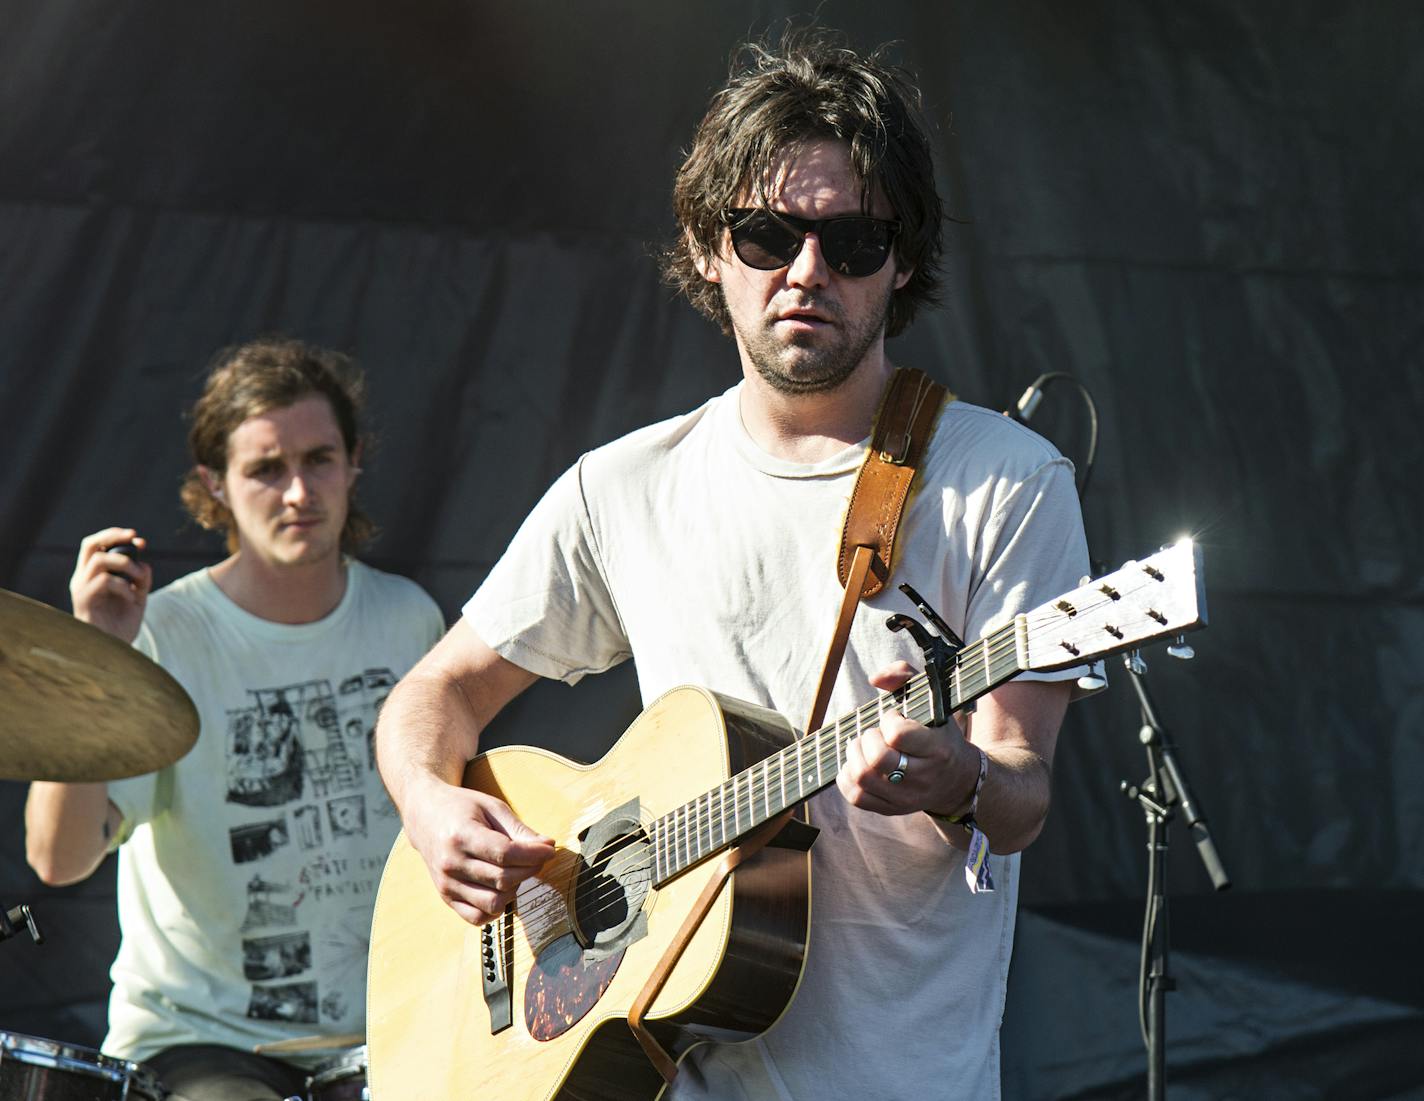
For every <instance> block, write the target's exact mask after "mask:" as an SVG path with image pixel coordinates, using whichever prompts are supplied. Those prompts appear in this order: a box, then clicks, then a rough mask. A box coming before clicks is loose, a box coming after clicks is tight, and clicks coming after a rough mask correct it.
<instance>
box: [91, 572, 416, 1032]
mask: <svg viewBox="0 0 1424 1101" xmlns="http://www.w3.org/2000/svg"><path fill="white" fill-rule="evenodd" d="M442 631H443V622H442V619H441V615H440V611H439V609H438V608H437V607H436V605H435V603H434V601H432V600H431V599H430V597H428V596H427V595H426V594H425V593H424V591H422V590H421V589H420V587H419V586H417V585H415V584H414V583H413V582H411V581H408V580H406V579H405V578H400V577H395V576H393V575H390V574H385V573H381V572H380V571H377V570H373V569H371V568H370V567H368V566H364V565H362V564H361V563H359V562H351V563H349V564H348V567H347V586H346V593H345V595H344V596H343V598H342V601H341V603H340V604H339V605H338V606H337V608H336V609H335V610H334V611H333V612H332V613H331V614H330V615H328V616H327V617H325V618H324V619H322V620H319V621H318V622H316V623H307V624H300V625H284V624H277V623H271V622H269V621H267V620H263V619H259V618H257V617H256V616H253V615H250V614H249V613H247V612H244V611H243V610H242V609H241V608H239V607H238V606H237V605H235V604H233V603H232V601H230V600H229V599H228V598H227V597H226V596H225V595H224V594H223V593H222V591H221V590H220V589H219V588H218V586H217V585H216V584H215V583H214V582H213V580H212V578H211V577H210V576H209V574H208V572H207V571H206V570H202V571H199V572H197V573H193V574H189V575H188V576H187V577H184V578H182V579H181V580H179V581H177V582H175V583H174V584H172V585H170V586H168V587H167V588H166V589H164V590H162V591H160V592H158V593H155V594H154V595H153V597H152V598H151V599H150V601H149V605H148V610H147V613H146V615H145V617H144V624H143V629H142V630H141V632H140V634H139V637H138V639H137V640H136V641H135V646H137V647H138V648H139V649H140V650H141V651H143V652H144V653H145V654H147V655H148V656H149V657H151V658H153V659H154V660H155V661H157V662H158V663H159V664H160V665H162V666H163V667H164V668H165V669H167V670H168V672H170V673H171V674H173V676H174V677H175V678H176V679H177V680H178V682H179V683H180V684H181V685H182V686H183V688H184V689H185V690H186V691H187V692H188V694H189V695H190V696H191V697H192V699H193V702H194V704H195V705H196V706H197V708H198V712H199V716H200V719H201V731H200V733H199V736H198V742H197V744H196V745H195V746H194V747H193V749H192V750H191V751H190V752H189V753H188V754H187V755H186V756H185V757H183V758H182V759H181V760H180V761H178V762H177V763H176V764H175V765H172V766H170V767H169V768H166V769H163V770H162V771H160V772H157V773H152V774H150V775H147V776H140V777H136V778H134V779H132V780H124V781H121V782H119V783H114V784H110V785H109V797H110V798H111V799H112V800H113V802H114V803H115V804H116V805H117V806H118V808H119V809H120V811H121V812H122V813H123V816H124V827H123V834H122V836H124V837H125V838H126V839H125V842H124V844H123V845H122V847H121V849H120V856H119V878H118V895H119V922H120V925H121V927H122V931H123V942H122V944H121V946H120V949H119V955H118V958H117V959H116V960H115V961H114V967H113V972H112V976H113V980H114V992H113V996H112V998H111V1001H110V1006H109V1035H108V1038H107V1039H106V1041H105V1044H104V1050H105V1051H106V1052H110V1053H112V1054H114V1055H118V1056H122V1057H123V1058H127V1059H135V1060H143V1059H146V1058H148V1057H150V1056H152V1055H153V1054H155V1053H156V1052H157V1051H159V1050H161V1049H162V1048H164V1047H167V1046H170V1045H172V1044H180V1043H219V1044H227V1045H230V1046H234V1047H241V1048H249V1049H250V1048H251V1047H252V1045H254V1044H257V1043H262V1042H270V1041H273V1040H278V1039H282V1038H284V1037H291V1036H303V1035H311V1034H317V1033H322V1034H328V1035H330V1034H337V1033H345V1032H359V1031H361V1029H362V1028H363V1027H364V1025H365V1009H366V1006H365V996H366V995H365V988H366V954H367V947H368V944H369V938H370V926H371V910H372V906H373V903H374V901H375V890H376V883H377V881H378V880H379V878H380V874H381V869H382V868H383V866H384V863H385V857H386V853H387V852H388V851H389V849H390V845H391V842H392V841H393V840H394V839H395V835H396V832H397V830H398V829H399V821H398V819H397V817H396V811H395V808H394V807H393V806H392V805H391V803H390V800H389V799H388V798H387V796H386V794H385V789H384V787H383V786H382V784H381V780H380V777H379V776H378V775H377V773H376V767H375V746H374V731H375V722H376V714H377V711H378V709H379V708H380V705H381V703H382V701H383V700H384V699H385V697H386V695H387V694H388V693H389V692H390V690H391V687H392V686H393V685H394V684H395V682H396V681H397V680H398V679H399V678H400V677H401V676H402V675H403V674H404V673H405V672H406V671H407V670H408V669H409V668H410V667H411V666H412V665H414V664H415V662H416V661H417V660H419V658H420V657H421V655H423V654H424V653H425V651H426V650H428V649H429V648H430V647H431V645H433V644H434V643H435V641H436V640H437V639H438V638H439V637H440V634H441V633H442Z"/></svg>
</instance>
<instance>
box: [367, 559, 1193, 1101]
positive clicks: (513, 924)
mask: <svg viewBox="0 0 1424 1101" xmlns="http://www.w3.org/2000/svg"><path fill="white" fill-rule="evenodd" d="M1205 622H1206V601H1205V594H1204V590H1203V587H1202V580H1201V560H1200V550H1199V549H1198V548H1197V547H1196V546H1195V545H1194V544H1192V543H1191V542H1190V541H1185V540H1184V541H1183V542H1181V543H1178V544H1177V545H1175V546H1173V547H1170V548H1167V549H1165V550H1163V551H1162V552H1160V553H1158V554H1155V555H1153V556H1152V557H1150V558H1147V559H1146V560H1144V561H1141V562H1129V563H1127V564H1126V565H1124V566H1123V567H1122V568H1121V569H1119V570H1117V571H1116V572H1114V573H1113V574H1111V575H1110V576H1107V577H1103V578H1099V579H1097V580H1094V581H1091V582H1089V583H1086V584H1084V585H1083V586H1082V587H1080V588H1078V589H1075V590H1073V591H1072V592H1069V593H1065V594H1064V595H1063V596H1061V597H1059V598H1058V599H1056V600H1052V601H1049V602H1048V603H1046V604H1044V605H1042V606H1040V607H1038V608H1036V609H1034V610H1033V611H1031V612H1028V613H1025V614H1021V615H1018V616H1016V617H1015V618H1014V619H1013V620H1012V621H1011V622H1009V623H1007V624H1005V625H1004V626H1003V627H1001V628H999V629H997V630H995V631H993V632H991V633H990V634H988V635H986V636H985V637H984V638H982V639H980V640H979V641H977V642H975V643H972V644H970V645H969V646H966V647H964V648H963V649H962V650H960V651H959V652H958V653H957V654H955V655H954V656H953V659H952V660H951V661H950V662H948V663H946V664H945V665H944V666H943V669H942V672H941V673H939V674H936V673H935V672H934V670H933V668H931V670H930V671H928V672H925V673H920V674H918V675H917V676H915V677H913V678H911V680H910V681H909V682H908V683H906V684H905V685H904V687H903V688H901V689H899V690H897V691H896V692H893V693H882V694H880V695H879V696H878V697H877V698H876V699H875V700H872V701H871V702H869V703H867V704H865V705H864V706H862V707H860V708H858V709H856V710H855V711H853V712H851V713H849V714H847V715H843V716H841V717H840V718H839V719H836V720H835V721H834V722H831V723H829V724H828V725H826V726H824V727H822V728H821V729H819V730H816V731H813V732H811V733H809V734H807V735H806V736H805V737H804V738H800V739H799V740H798V739H797V738H796V731H795V730H793V728H792V725H791V724H790V723H789V722H788V721H787V720H786V719H785V718H784V717H783V716H781V715H779V714H777V713H776V712H774V711H770V710H767V709H766V708H763V707H758V706H756V705H754V704H750V703H745V702H743V701H740V700H734V699H731V698H729V697H727V696H723V695H719V694H718V693H716V692H712V691H709V690H708V689H705V688H696V687H682V688H674V689H673V690H671V691H670V692H667V693H666V694H664V695H663V696H661V697H660V698H659V699H657V700H656V701H655V702H654V703H653V704H652V705H650V706H649V707H648V708H647V710H645V711H644V712H643V713H642V714H641V715H640V716H639V717H638V719H637V720H636V721H635V722H634V723H633V725H632V726H630V727H629V728H628V730H627V731H626V732H624V734H623V735H622V736H621V737H620V738H619V740H618V742H617V743H616V744H615V745H614V747H613V748H612V749H611V750H610V751H609V752H608V754H607V755H606V756H604V758H603V759H602V760H600V761H599V762H597V763H596V764H593V765H583V764H578V763H575V762H572V761H569V760H566V759H564V758H562V757H560V756H558V755H557V754H554V753H551V752H548V751H546V750H542V749H535V748H528V747H503V748H499V749H493V750H490V751H489V752H487V753H482V754H480V755H479V756H478V757H476V758H475V759H474V760H473V761H471V762H470V764H469V766H468V768H467V770H466V773H465V778H464V782H465V785H466V786H467V787H471V788H475V789H478V790H480V791H484V792H488V793H489V794H491V795H495V796H498V797H499V798H500V799H503V800H504V801H505V802H506V803H508V804H509V806H510V807H511V808H512V809H513V810H514V812H515V813H516V814H517V815H518V816H519V817H520V818H521V819H522V820H523V821H525V822H527V823H528V824H529V825H530V826H531V827H532V828H534V829H535V830H538V831H541V832H542V833H544V834H545V835H546V836H548V837H552V838H554V839H555V840H556V852H555V855H554V857H553V858H552V859H550V861H549V862H548V863H547V864H546V865H545V866H544V867H543V869H541V871H540V873H539V874H538V875H537V876H536V877H534V878H531V879H529V880H527V881H526V882H525V883H524V884H523V885H522V886H521V887H520V889H519V892H518V895H517V898H516V900H515V901H514V902H513V903H512V904H511V905H510V906H509V908H508V909H507V910H506V912H505V913H504V914H503V915H502V916H501V917H499V918H498V919H496V920H495V921H493V922H491V923H490V924H488V925H485V926H483V927H479V928H476V927H475V926H472V925H469V924H468V923H466V922H465V921H464V920H463V919H461V918H460V917H459V916H458V915H456V914H455V913H454V911H452V910H450V909H449V908H448V907H447V906H446V905H445V904H444V902H442V901H441V899H440V897H439V896H438V894H437V892H436V890H435V888H434V886H433V884H432V883H431V880H430V877H429V874H428V872H427V871H426V868H425V865H424V863H423V862H422V860H421V858H420V856H419V854H417V853H416V851H415V850H414V849H413V848H412V847H411V846H410V844H409V843H408V842H407V841H406V839H405V837H404V835H401V836H400V837H399V838H397V840H396V843H395V846H394V847H393V849H392V851H391V854H390V857H389V859H388V861H387V863H386V868H385V872H384V875H383V877H382V880H381V884H380V888H379V890H378V893H377V896H376V905H375V915H374V918H373V923H372V929H371V954H370V972H369V987H368V1007H367V1054H368V1059H369V1067H370V1071H369V1077H370V1087H371V1095H372V1096H373V1097H375V1098H379V1101H445V1099H454V1098H473V1097H477V1096H478V1097H491V1098H498V1099H499V1101H514V1099H529V1101H545V1099H548V1098H560V1099H564V1101H594V1099H596V1101H629V1099H652V1098H656V1097H658V1096H659V1095H660V1093H661V1092H662V1090H663V1089H664V1088H665V1085H666V1082H665V1075H671V1074H674V1073H675V1072H676V1071H675V1067H676V1062H677V1061H680V1060H681V1059H682V1057H683V1056H684V1055H685V1054H686V1053H687V1051H688V1050H689V1049H691V1048H692V1047H693V1046H695V1045H697V1044H700V1043H706V1042H723V1043H726V1042H735V1041H739V1040H746V1039H749V1038H751V1037H753V1036H755V1035H757V1034H758V1033H760V1032H762V1031H764V1030H766V1029H767V1028H769V1027H770V1026H771V1025H772V1024H773V1023H774V1022H775V1021H776V1019H777V1018H778V1017H779V1016H780V1015H781V1014H782V1012H784V1011H785V1009H786V1007H787V1006H788V1005H789V1004H790V1002H791V999H792V997H793V995H794V994H795V992H796V987H797V984H798V982H799V980H800V975H801V964H802V958H803V954H804V950H805V946H806V938H807V933H808V930H809V918H810V912H809V905H808V903H809V898H810V858H809V857H810V854H809V851H808V848H809V844H810V841H811V838H812V837H813V836H814V833H815V831H814V830H813V829H812V828H811V827H810V826H808V825H806V824H804V823H802V822H800V821H798V820H796V819H794V818H792V819H790V820H789V821H787V822H786V823H785V825H784V827H782V828H780V829H778V830H777V832H776V833H775V836H774V837H772V838H771V840H770V841H769V842H767V843H766V844H765V847H764V848H760V849H759V850H758V851H756V853H755V855H752V856H750V857H749V858H748V859H747V860H746V861H745V862H744V863H741V864H740V865H739V866H737V867H736V870H735V871H734V872H731V874H730V875H729V874H728V873H727V868H728V867H729V866H730V865H732V864H733V863H734V862H735V859H736V854H739V853H741V852H742V851H744V849H746V848H749V847H750V846H749V845H748V844H747V842H748V839H750V838H755V839H757V840H758V841H761V840H764V838H765V836H766V835H768V834H770V833H771V832H772V830H773V829H776V827H777V826H778V825H779V823H780V822H781V820H783V819H784V818H785V817H786V812H788V811H791V810H793V809H794V808H796V807H797V806H798V805H799V804H801V803H803V802H804V801H805V800H806V799H808V798H809V797H810V796H812V795H814V794H815V793H816V792H818V791H820V790H821V789H822V788H825V787H827V786H829V785H830V784H832V783H834V782H835V777H836V773H837V772H838V771H839V769H840V766H841V764H842V762H843V761H844V759H845V753H846V747H847V745H848V744H849V743H850V741H851V740H852V739H853V738H855V737H856V736H857V735H858V734H859V733H860V732H861V731H863V730H868V729H869V728H870V727H872V726H874V725H876V724H877V723H878V721H879V717H880V715H881V714H882V713H883V711H884V710H886V709H888V708H891V707H893V708H896V709H899V710H900V711H901V712H902V713H903V714H905V715H906V716H908V717H909V718H912V719H915V720H917V721H920V722H927V721H929V720H931V719H932V718H934V717H935V716H939V715H943V714H944V713H945V712H946V711H952V710H955V709H958V708H962V707H964V706H966V705H968V704H970V703H971V702H972V701H973V700H975V699H976V698H977V697H979V696H981V695H983V694H984V693H986V692H988V691H990V690H991V689H993V688H994V687H995V686H997V685H1000V684H1002V683H1004V682H1005V681H1007V680H1010V679H1011V678H1013V677H1015V676H1017V675H1018V674H1020V673H1023V672H1026V671H1029V670H1038V671H1047V670H1054V669H1063V668H1068V667H1071V666H1074V665H1080V664H1083V663H1085V662H1087V661H1090V660H1092V659H1095V658H1098V657H1101V656H1104V655H1106V654H1110V653H1113V652H1115V651H1119V650H1125V649H1129V648H1132V647H1136V646H1140V645H1142V644H1143V643H1146V642H1150V641H1152V640H1155V639H1158V638H1162V637H1165V636H1170V635H1175V634H1178V633H1180V632H1183V631H1187V630H1191V629H1193V628H1196V627H1200V626H1203V625H1205ZM704 888H705V889H706V892H707V897H705V898H704V897H702V896H703V892H704ZM704 911H705V913H704ZM695 912H696V913H704V916H703V918H702V921H701V924H700V925H696V926H695V931H693V930H692V929H688V930H683V926H684V924H685V923H687V918H688V916H689V915H690V914H693V913H695ZM687 924H690V923H687ZM680 934H681V936H680ZM670 948H672V949H673V951H672V952H671V953H670V952H669V949H670ZM679 951H680V954H677V953H678V952H679ZM655 976H656V981H655V982H654V983H652V984H650V982H649V980H650V979H652V978H654V977H655ZM659 984H660V985H659ZM630 1016H632V1017H633V1022H632V1023H633V1024H635V1025H637V1026H638V1028H637V1030H635V1029H634V1028H633V1027H630V1020H629V1018H630ZM639 1032H641V1034H642V1035H641V1039H640V1037H639V1035H638V1033H639ZM645 1047H646V1050H645ZM650 1053H651V1057H650ZM659 1065H661V1068H662V1069H661V1071H660V1070H659Z"/></svg>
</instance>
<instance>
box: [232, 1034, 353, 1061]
mask: <svg viewBox="0 0 1424 1101" xmlns="http://www.w3.org/2000/svg"><path fill="white" fill-rule="evenodd" d="M365 1042H366V1034H365V1033H364V1032H343V1033H341V1034H340V1035H337V1036H293V1037H292V1038H291V1039H290V1040H273V1041H271V1042H270V1043H266V1044H257V1045H256V1046H255V1047H253V1049H252V1050H253V1051H255V1052H257V1054H259V1055H283V1054H289V1055H296V1054H298V1053H300V1052H304V1051H339V1050H341V1049H343V1048H349V1047H360V1046H361V1045H362V1044H364V1043H365Z"/></svg>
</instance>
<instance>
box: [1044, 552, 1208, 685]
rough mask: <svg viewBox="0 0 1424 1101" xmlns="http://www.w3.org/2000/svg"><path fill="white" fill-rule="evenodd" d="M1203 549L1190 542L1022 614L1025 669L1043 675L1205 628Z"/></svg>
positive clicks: (1129, 564) (1125, 567)
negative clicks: (1024, 631) (1026, 640)
mask: <svg viewBox="0 0 1424 1101" xmlns="http://www.w3.org/2000/svg"><path fill="white" fill-rule="evenodd" d="M1201 564H1202V563H1201V548H1200V547H1198V546H1197V545H1196V544H1195V543H1194V542H1192V540H1190V539H1182V540H1181V541H1179V542H1177V543H1175V544H1173V545H1172V546H1170V547H1167V548H1166V549H1165V550H1161V551H1158V552H1157V553H1156V554H1154V555H1153V556H1152V557H1151V558H1146V559H1144V560H1143V561H1141V562H1128V563H1127V564H1126V565H1124V566H1123V567H1122V568H1121V569H1119V570H1117V571H1115V572H1113V573H1110V574H1108V575H1107V576H1106V577H1099V578H1097V579H1096V580H1093V581H1089V582H1088V583H1087V584H1086V585H1083V586H1082V587H1080V588H1077V589H1074V590H1073V591H1072V592H1070V593H1064V594H1063V595H1062V596H1060V597H1058V598H1057V599H1056V600H1050V601H1049V602H1048V603H1047V604H1043V605H1040V606H1039V607H1037V608H1035V609H1034V610H1033V611H1031V612H1029V613H1027V615H1025V617H1024V618H1025V620H1026V621H1027V627H1028V631H1027V635H1028V645H1027V650H1028V663H1027V665H1026V666H1025V668H1027V669H1037V670H1040V671H1046V670H1049V669H1066V668H1068V667H1070V666H1073V665H1082V664H1084V663H1085V662H1088V661H1092V660H1094V659H1096V658H1100V657H1103V656H1104V655H1107V654H1112V653H1115V652H1117V651H1118V650H1128V649H1131V648H1132V647H1134V646H1141V645H1143V644H1144V643H1147V642H1152V641H1154V640H1156V639H1159V638H1165V637H1167V636H1169V635H1176V634H1180V633H1182V632H1183V631H1192V630H1195V629H1197V628H1198V627H1205V626H1206V589H1205V587H1204V586H1203V584H1202V573H1201Z"/></svg>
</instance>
